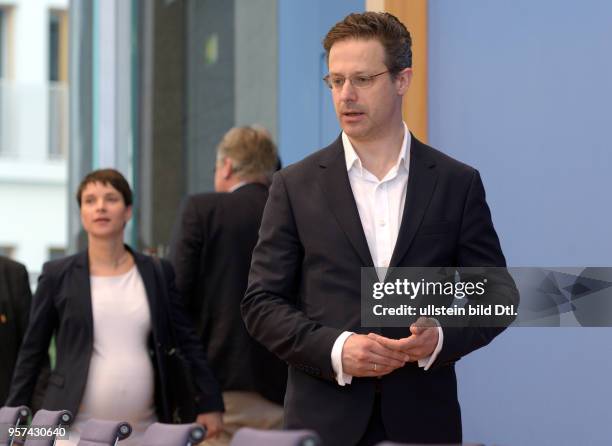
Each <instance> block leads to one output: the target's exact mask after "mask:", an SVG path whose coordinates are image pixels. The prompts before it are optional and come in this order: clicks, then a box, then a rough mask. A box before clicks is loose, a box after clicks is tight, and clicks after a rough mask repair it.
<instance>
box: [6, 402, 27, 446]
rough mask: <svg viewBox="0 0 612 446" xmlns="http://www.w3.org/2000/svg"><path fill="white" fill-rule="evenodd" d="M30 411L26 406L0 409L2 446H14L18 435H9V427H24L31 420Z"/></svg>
mask: <svg viewBox="0 0 612 446" xmlns="http://www.w3.org/2000/svg"><path fill="white" fill-rule="evenodd" d="M30 415H31V413H30V409H28V408H27V407H26V406H18V407H8V406H5V407H2V408H0V446H13V445H17V444H18V443H17V442H16V441H15V440H16V438H15V437H18V435H9V427H23V426H24V425H26V424H27V422H28V418H30Z"/></svg>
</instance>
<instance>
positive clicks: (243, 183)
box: [228, 181, 247, 192]
mask: <svg viewBox="0 0 612 446" xmlns="http://www.w3.org/2000/svg"><path fill="white" fill-rule="evenodd" d="M246 184H247V182H246V181H241V182H240V183H238V184H234V185H233V186H232V187H230V189H229V190H228V192H234V191H235V190H237V189H240V188H241V187H242V186H246Z"/></svg>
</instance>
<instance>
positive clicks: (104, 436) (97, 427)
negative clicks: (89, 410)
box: [77, 419, 132, 446]
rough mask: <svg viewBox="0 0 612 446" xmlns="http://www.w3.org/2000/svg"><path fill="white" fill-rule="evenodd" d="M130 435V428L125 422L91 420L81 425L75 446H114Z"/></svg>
mask: <svg viewBox="0 0 612 446" xmlns="http://www.w3.org/2000/svg"><path fill="white" fill-rule="evenodd" d="M131 433H132V426H130V424H129V423H127V422H125V421H108V420H96V419H92V420H89V421H87V422H86V423H85V424H84V425H83V430H82V431H81V437H80V439H79V442H78V443H77V446H115V445H116V444H117V442H118V441H119V440H124V439H126V438H127V437H129V436H130V434H131Z"/></svg>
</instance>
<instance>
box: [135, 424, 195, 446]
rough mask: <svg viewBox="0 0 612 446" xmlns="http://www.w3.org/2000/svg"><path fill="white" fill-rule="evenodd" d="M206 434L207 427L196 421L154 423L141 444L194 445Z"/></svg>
mask: <svg viewBox="0 0 612 446" xmlns="http://www.w3.org/2000/svg"><path fill="white" fill-rule="evenodd" d="M205 436H206V429H204V428H203V427H202V426H200V425H199V424H196V423H191V424H164V423H153V424H152V425H150V426H149V427H148V428H147V430H146V431H145V433H144V437H143V439H142V442H141V446H193V445H196V444H198V443H200V442H201V441H202V440H203V439H204V437H205Z"/></svg>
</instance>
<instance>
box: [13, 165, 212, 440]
mask: <svg viewBox="0 0 612 446" xmlns="http://www.w3.org/2000/svg"><path fill="white" fill-rule="evenodd" d="M77 201H78V203H79V207H80V213H81V221H82V223H83V228H84V229H85V231H86V232H87V235H88V249H87V251H84V252H81V253H79V254H76V255H73V256H70V257H66V258H63V259H60V260H55V261H51V262H47V263H46V264H45V265H44V267H43V272H42V275H41V277H40V280H39V283H38V288H37V290H36V293H35V295H34V298H33V302H32V313H31V317H30V322H29V326H28V329H27V332H26V335H25V338H24V341H23V344H22V347H21V350H20V353H19V357H18V360H17V365H16V368H15V373H14V375H13V381H12V384H11V390H10V395H9V398H8V401H7V404H8V405H18V404H26V405H27V404H30V401H31V398H32V393H33V391H34V386H35V384H36V379H37V377H38V375H39V373H40V370H41V367H42V366H43V363H44V360H45V357H46V356H45V355H46V352H47V350H48V348H49V343H50V341H51V338H52V336H53V335H55V336H56V351H57V360H56V365H55V368H54V369H53V372H52V373H51V375H50V377H49V384H48V388H47V391H46V394H45V398H44V401H43V408H45V409H50V410H58V409H68V410H70V411H71V412H72V413H73V414H75V415H76V416H77V418H76V421H77V422H79V420H81V421H86V419H88V418H103V419H104V418H106V419H113V417H117V418H119V417H122V416H123V417H126V416H127V417H129V416H133V417H134V418H136V419H138V420H140V421H143V420H146V421H147V423H148V422H152V421H155V419H157V420H159V421H162V422H172V421H173V413H172V411H173V407H174V405H173V401H174V402H176V398H177V395H173V394H172V391H171V389H172V388H173V386H172V384H173V383H172V379H175V380H176V379H178V378H177V377H176V376H174V377H173V376H170V375H171V370H170V366H169V359H168V358H169V353H171V352H172V351H173V349H174V347H176V346H177V345H178V347H179V348H180V350H181V351H182V352H183V356H184V357H185V361H184V362H185V363H186V364H187V367H188V368H189V369H190V372H191V374H192V375H193V381H194V383H193V388H194V390H193V395H192V397H193V401H191V403H192V404H193V405H194V406H195V410H196V412H197V413H199V415H198V416H197V420H196V421H197V422H199V423H200V424H202V425H204V426H205V427H206V428H207V431H208V432H207V437H214V436H216V435H217V433H218V432H219V431H220V429H221V426H222V421H221V412H222V411H223V401H222V398H221V393H220V389H219V386H218V384H217V382H216V381H215V379H214V377H213V375H212V373H211V371H210V369H209V367H208V364H207V361H206V358H205V355H204V351H203V349H202V346H201V344H200V342H199V340H198V339H197V337H196V335H195V332H194V331H193V329H192V327H191V323H190V321H189V318H188V316H187V315H186V314H185V312H184V310H183V308H182V305H181V303H180V298H179V296H178V293H177V291H176V287H175V285H174V273H173V270H172V267H171V266H170V264H169V263H167V262H165V261H162V262H161V263H158V264H157V265H156V264H155V261H154V260H153V258H151V257H148V256H145V255H142V254H139V253H136V252H134V251H132V250H131V249H130V248H129V247H128V246H126V245H124V244H123V235H124V228H125V225H126V224H127V222H128V221H129V219H130V218H131V215H132V206H131V205H132V192H131V190H130V187H129V185H128V183H127V181H126V180H125V178H124V177H123V176H122V175H121V174H120V173H119V172H117V171H116V170H113V169H103V170H98V171H94V172H92V173H90V174H89V175H87V176H86V177H85V178H84V179H83V181H82V182H81V185H80V187H79V190H78V192H77ZM160 264H161V268H160ZM162 271H163V273H162ZM162 276H163V277H162ZM164 287H165V290H164ZM130 410H131V411H136V413H135V414H131V415H130ZM126 414H127V415H126ZM151 418H152V419H151ZM121 421H131V420H130V419H127V420H125V419H124V420H121ZM77 426H78V423H77Z"/></svg>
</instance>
